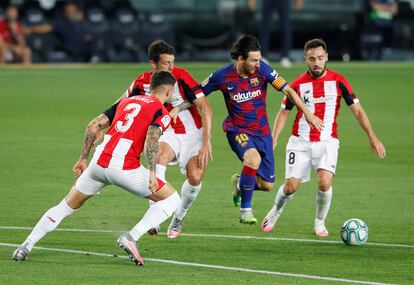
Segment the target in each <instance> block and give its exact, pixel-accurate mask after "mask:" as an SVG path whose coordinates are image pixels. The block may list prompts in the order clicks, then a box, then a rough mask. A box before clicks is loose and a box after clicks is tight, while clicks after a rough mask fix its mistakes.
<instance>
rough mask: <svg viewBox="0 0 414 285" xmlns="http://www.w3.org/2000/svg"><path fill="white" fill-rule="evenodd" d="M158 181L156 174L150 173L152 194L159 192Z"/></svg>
mask: <svg viewBox="0 0 414 285" xmlns="http://www.w3.org/2000/svg"><path fill="white" fill-rule="evenodd" d="M158 187H159V185H158V179H157V176H156V175H155V172H152V171H150V174H149V190H150V191H151V193H153V194H154V193H155V192H156V191H157V190H158Z"/></svg>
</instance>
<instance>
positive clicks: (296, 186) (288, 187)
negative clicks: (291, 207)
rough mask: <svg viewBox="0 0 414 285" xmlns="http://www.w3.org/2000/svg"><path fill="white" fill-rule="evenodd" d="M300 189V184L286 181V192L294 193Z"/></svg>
mask: <svg viewBox="0 0 414 285" xmlns="http://www.w3.org/2000/svg"><path fill="white" fill-rule="evenodd" d="M298 189H299V184H297V183H289V182H286V183H285V187H284V189H283V190H284V192H285V194H286V195H292V194H293V193H295V192H296V191H297V190H298Z"/></svg>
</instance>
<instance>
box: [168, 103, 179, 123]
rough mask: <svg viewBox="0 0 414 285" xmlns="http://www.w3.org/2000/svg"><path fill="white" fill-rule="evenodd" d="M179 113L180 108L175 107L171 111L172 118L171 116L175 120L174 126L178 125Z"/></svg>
mask: <svg viewBox="0 0 414 285" xmlns="http://www.w3.org/2000/svg"><path fill="white" fill-rule="evenodd" d="M178 112H179V109H178V107H174V108H173V109H172V110H171V111H170V116H171V119H172V120H173V123H174V124H175V123H177V117H178Z"/></svg>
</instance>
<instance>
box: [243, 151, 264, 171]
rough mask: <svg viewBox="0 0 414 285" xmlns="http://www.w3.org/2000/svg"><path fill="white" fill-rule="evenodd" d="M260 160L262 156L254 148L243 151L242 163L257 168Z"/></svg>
mask: <svg viewBox="0 0 414 285" xmlns="http://www.w3.org/2000/svg"><path fill="white" fill-rule="evenodd" d="M261 161H262V158H261V156H260V153H259V152H258V151H257V150H256V149H254V148H251V149H248V150H247V151H246V152H245V153H244V156H243V164H244V165H246V166H248V167H251V168H254V169H257V168H259V166H260V162H261Z"/></svg>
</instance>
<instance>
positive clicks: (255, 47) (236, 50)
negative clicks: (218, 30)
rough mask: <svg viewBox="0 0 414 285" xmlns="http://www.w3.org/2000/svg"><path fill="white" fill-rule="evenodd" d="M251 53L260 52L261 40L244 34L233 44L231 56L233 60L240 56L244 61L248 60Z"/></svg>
mask: <svg viewBox="0 0 414 285" xmlns="http://www.w3.org/2000/svg"><path fill="white" fill-rule="evenodd" d="M251 51H260V44H259V40H258V39H257V38H256V37H255V36H252V35H247V34H243V35H241V36H240V37H238V38H237V39H236V40H235V41H234V42H233V45H232V47H231V50H230V55H231V58H232V59H235V60H237V59H238V58H239V56H242V57H243V59H247V58H248V57H249V52H251Z"/></svg>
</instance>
